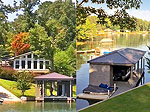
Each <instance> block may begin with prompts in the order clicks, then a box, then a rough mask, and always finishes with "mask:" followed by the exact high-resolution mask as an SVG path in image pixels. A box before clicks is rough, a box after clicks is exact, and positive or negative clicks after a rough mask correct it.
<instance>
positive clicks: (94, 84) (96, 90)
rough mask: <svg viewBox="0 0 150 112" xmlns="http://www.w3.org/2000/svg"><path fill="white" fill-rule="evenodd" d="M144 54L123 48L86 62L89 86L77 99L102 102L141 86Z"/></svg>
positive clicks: (143, 52)
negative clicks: (88, 67) (87, 64)
mask: <svg viewBox="0 0 150 112" xmlns="http://www.w3.org/2000/svg"><path fill="white" fill-rule="evenodd" d="M145 53H146V52H145V51H141V50H136V49H131V48H125V49H120V50H115V51H112V52H110V53H109V54H105V55H102V56H100V57H97V58H95V59H92V60H90V61H88V63H89V64H90V70H89V86H88V87H87V88H85V89H84V90H83V93H81V94H79V95H78V98H82V99H89V100H90V99H94V100H103V99H107V98H109V97H110V96H112V95H114V96H115V95H117V94H119V93H122V92H125V91H127V90H129V89H132V88H134V87H136V86H138V85H139V83H140V82H141V84H143V83H144V67H145V58H144V55H145ZM100 85H103V86H105V87H102V86H100ZM106 85H107V87H106ZM116 86H117V87H116Z"/></svg>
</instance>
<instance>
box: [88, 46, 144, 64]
mask: <svg viewBox="0 0 150 112" xmlns="http://www.w3.org/2000/svg"><path fill="white" fill-rule="evenodd" d="M145 53H146V51H142V50H137V49H133V48H123V49H119V50H115V51H112V52H110V53H109V54H105V55H102V56H99V57H97V58H95V59H92V60H90V61H88V63H91V64H108V65H133V64H136V63H137V62H138V61H139V60H140V59H141V58H142V57H143V56H144V55H145Z"/></svg>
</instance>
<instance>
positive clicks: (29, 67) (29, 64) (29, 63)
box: [28, 61, 31, 69]
mask: <svg viewBox="0 0 150 112" xmlns="http://www.w3.org/2000/svg"><path fill="white" fill-rule="evenodd" d="M28 69H31V61H28Z"/></svg>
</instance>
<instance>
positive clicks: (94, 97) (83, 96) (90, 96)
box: [77, 93, 109, 100]
mask: <svg viewBox="0 0 150 112" xmlns="http://www.w3.org/2000/svg"><path fill="white" fill-rule="evenodd" d="M77 98H79V99H88V100H104V99H108V98H109V96H108V95H98V94H85V93H80V94H78V96H77Z"/></svg>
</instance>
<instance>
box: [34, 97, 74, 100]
mask: <svg viewBox="0 0 150 112" xmlns="http://www.w3.org/2000/svg"><path fill="white" fill-rule="evenodd" d="M74 100H75V98H74V97H71V98H70V97H66V96H46V97H44V98H42V97H39V98H36V101H74Z"/></svg>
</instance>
